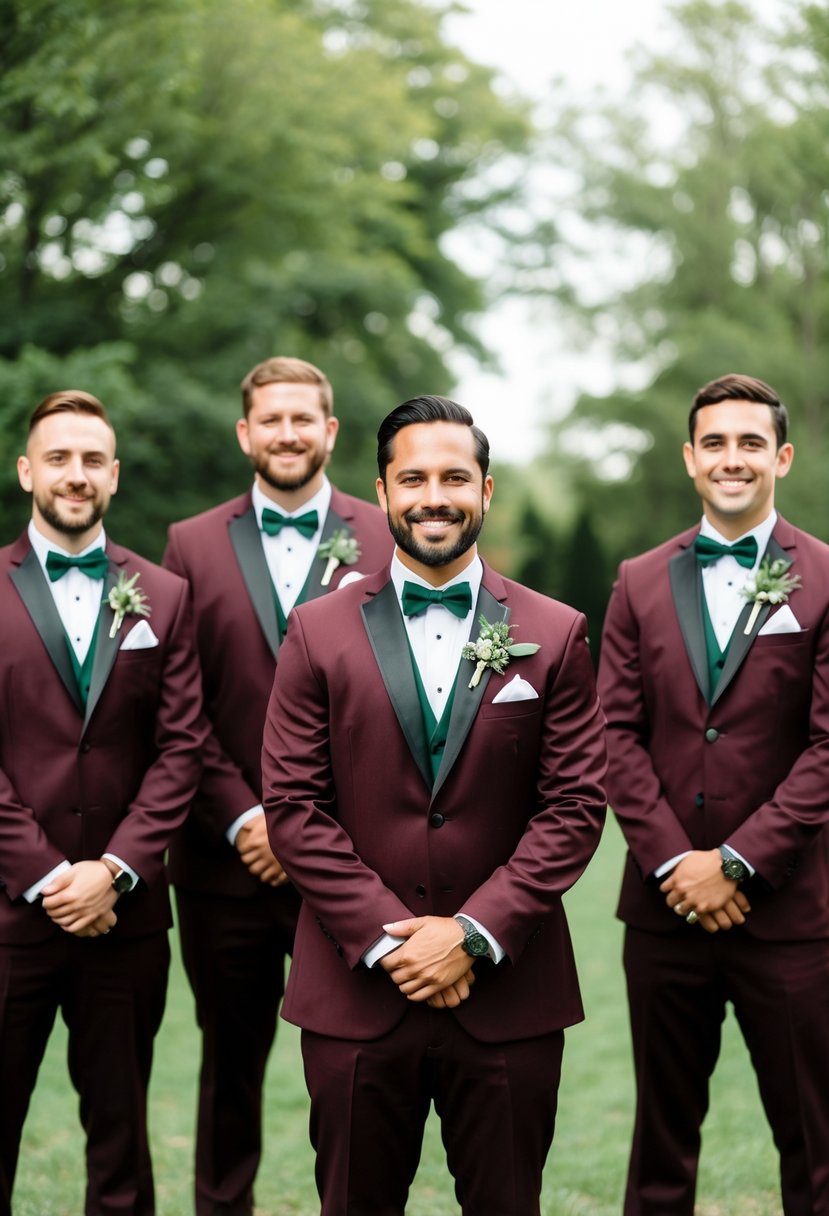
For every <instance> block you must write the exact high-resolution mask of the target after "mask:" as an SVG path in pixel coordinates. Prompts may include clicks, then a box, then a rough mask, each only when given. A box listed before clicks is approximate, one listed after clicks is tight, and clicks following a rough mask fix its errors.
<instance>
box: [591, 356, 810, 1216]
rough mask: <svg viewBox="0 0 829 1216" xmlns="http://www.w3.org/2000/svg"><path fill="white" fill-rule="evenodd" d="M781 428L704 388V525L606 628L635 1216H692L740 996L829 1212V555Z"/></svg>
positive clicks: (806, 1209)
mask: <svg viewBox="0 0 829 1216" xmlns="http://www.w3.org/2000/svg"><path fill="white" fill-rule="evenodd" d="M787 427H788V416H787V412H786V409H785V406H783V404H782V403H781V401H780V399H779V397H778V396H777V394H776V392H775V391H774V390H773V389H772V388H770V387H769V385H767V384H764V383H763V382H762V381H761V380H756V379H754V378H752V377H750V376H741V375H729V376H723V377H722V378H720V379H718V380H714V381H712V382H711V383H710V384H707V385H706V386H705V387H704V388H702V389H700V391H699V392H698V393H697V395H696V398H695V399H694V403H693V408H692V410H691V415H690V440H689V442H688V443H686V444H685V448H684V457H685V467H686V469H687V472H688V475H689V477H691V478H692V479H693V482H694V486H695V488H696V490H697V493H698V494H699V496H700V499H701V500H702V506H703V517H702V522H701V524H700V525H699V526H697V527H694V528H692V529H690V530H689V531H688V532H684V533H682V534H681V535H680V536H677V537H675V538H674V539H672V540H669V541H667V542H666V543H665V544H663V545H661V546H660V547H659V548H657V549H654V550H652V551H651V552H650V553H646V554H644V555H643V556H641V557H638V558H636V559H635V560H633V561H628V562H624V563H623V564H622V566H621V569H620V571H619V577H618V581H617V583H616V586H615V587H614V591H613V595H612V598H611V602H610V606H609V609H608V613H607V618H606V621H605V632H604V639H603V644H602V658H601V664H600V671H599V690H600V693H601V697H602V703H603V706H604V709H605V712H606V714H607V719H608V751H609V758H610V769H609V778H608V791H609V794H610V802H611V805H612V807H613V809H614V811H615V812H616V815H617V817H618V819H619V822H620V823H621V826H622V830H623V831H624V834H625V837H626V839H627V843H628V847H629V850H630V851H629V854H628V858H627V866H626V869H625V875H624V880H623V884H622V893H621V898H620V902H619V916H620V917H621V918H622V920H624V921H625V922H626V924H627V931H626V937H625V968H626V972H627V981H628V995H629V1002H630V1017H631V1031H632V1038H633V1049H634V1057H635V1065H636V1079H637V1087H638V1103H637V1114H636V1123H635V1128H634V1138H633V1147H632V1150H631V1159H630V1168H629V1174H628V1184H627V1194H626V1199H625V1213H626V1216H692V1214H693V1211H694V1194H695V1187H696V1174H697V1161H698V1157H699V1149H700V1129H701V1126H702V1122H703V1119H704V1117H705V1113H706V1111H707V1109H708V1087H709V1078H710V1076H711V1074H712V1072H713V1070H714V1066H715V1064H716V1061H717V1056H718V1053H719V1045H720V1028H721V1023H722V1020H723V1017H724V1016H725V1011H726V1005H727V1003H728V1002H731V1003H732V1004H733V1007H734V1011H735V1014H736V1016H737V1020H738V1022H739V1024H740V1027H741V1030H742V1032H743V1036H744V1038H745V1040H746V1043H747V1045H748V1048H749V1051H750V1053H751V1060H752V1063H753V1065H754V1069H755V1071H756V1073H757V1081H758V1083H759V1087H760V1094H761V1098H762V1101H763V1105H764V1107H765V1111H766V1115H767V1117H768V1121H769V1124H770V1125H771V1128H772V1131H773V1134H774V1139H775V1143H776V1145H777V1148H778V1151H779V1153H780V1169H781V1182H782V1193H783V1209H784V1211H785V1213H786V1216H827V1213H829V1088H827V1085H826V1080H825V1078H826V1076H827V1075H829V834H828V833H827V828H826V826H825V825H826V824H827V821H829V548H827V546H826V545H824V544H822V543H821V542H820V541H818V540H816V539H815V538H814V537H812V536H809V535H807V534H806V533H804V532H801V531H799V530H798V529H796V528H793V527H792V526H791V524H789V523H787V522H786V521H785V520H783V519H781V518H780V517H779V516H778V514H777V512H776V511H775V509H774V493H775V487H776V484H777V481H778V479H779V478H781V477H785V476H786V475H787V474H788V472H789V470H790V468H791V465H792V458H793V455H794V451H793V448H792V445H791V444H790V443H788V442H787ZM764 589H765V597H760V598H758V594H757V593H758V592H762V591H764ZM719 1198H720V1201H721V1204H722V1206H723V1208H724V1210H729V1211H731V1210H736V1208H737V1206H738V1201H739V1197H738V1196H735V1195H733V1194H723V1195H721V1196H720V1197H719Z"/></svg>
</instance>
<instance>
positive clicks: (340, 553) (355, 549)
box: [317, 528, 360, 587]
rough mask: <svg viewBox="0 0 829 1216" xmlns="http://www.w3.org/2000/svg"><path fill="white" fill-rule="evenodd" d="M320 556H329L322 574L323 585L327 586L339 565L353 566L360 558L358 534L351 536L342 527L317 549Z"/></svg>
mask: <svg viewBox="0 0 829 1216" xmlns="http://www.w3.org/2000/svg"><path fill="white" fill-rule="evenodd" d="M317 556H318V557H327V558H328V564H327V565H326V567H325V573H324V574H323V576H322V582H321V584H320V585H321V586H322V587H327V586H328V584H329V583H330V582H331V576H332V575H333V573H334V571H335V570H336V569H337V566H339V565H340V564H342V565H343V566H353V565H354V563H355V562H356V561H358V560H359V558H360V544H359V541H358V540H357V537H356V536H349V535H348V533H347V532H346V531H344V530H343V529H342V528H340V529H339V530H338V531H337V532H335V533H334V535H333V536H332V537H331V538H330V539H329V540H327V541H325V543H324V544H322V545H320V547H319V549H317Z"/></svg>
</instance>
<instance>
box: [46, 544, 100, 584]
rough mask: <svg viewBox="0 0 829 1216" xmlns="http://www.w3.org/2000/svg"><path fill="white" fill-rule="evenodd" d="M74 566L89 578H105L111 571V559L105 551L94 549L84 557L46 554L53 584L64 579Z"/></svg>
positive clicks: (47, 569) (47, 568)
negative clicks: (109, 570)
mask: <svg viewBox="0 0 829 1216" xmlns="http://www.w3.org/2000/svg"><path fill="white" fill-rule="evenodd" d="M73 566H77V568H78V569H79V570H80V571H81V572H82V573H83V574H85V575H87V577H89V578H103V577H104V575H105V574H106V572H107V570H108V569H109V558H108V557H107V555H106V553H105V552H104V550H103V549H93V550H92V552H91V553H85V554H84V555H83V557H66V556H64V554H63V553H54V552H50V553H47V554H46V573H47V574H48V575H49V581H50V582H52V583H56V582H57V581H58V579H59V578H63V576H64V574H66V571H67V570H71V568H72V567H73Z"/></svg>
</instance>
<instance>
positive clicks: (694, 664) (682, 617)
mask: <svg viewBox="0 0 829 1216" xmlns="http://www.w3.org/2000/svg"><path fill="white" fill-rule="evenodd" d="M668 574H669V576H670V580H671V594H672V595H673V598H674V609H675V610H676V615H677V619H678V620H679V627H680V629H681V630H682V637H683V639H684V641H685V649H686V650H687V652H688V658H689V660H690V663H691V670H692V671H693V673H694V678H695V680H696V682H697V684H699V688H700V692H701V693H702V695H703V696H704V697H705V699H706V701H707V700H708V652H707V650H706V646H705V629H704V627H703V624H702V598H701V597H702V576H701V575H700V572H699V562H698V561H697V558H696V554H695V553H694V550H693V549H690V548H689V549H686V550H685V551H684V552H683V553H678V554H677V555H676V557H672V558H671V560H670V561H669V562H668Z"/></svg>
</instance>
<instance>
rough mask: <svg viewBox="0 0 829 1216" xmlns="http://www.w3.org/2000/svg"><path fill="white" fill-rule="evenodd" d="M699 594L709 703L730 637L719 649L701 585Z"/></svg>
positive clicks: (725, 656) (726, 654)
mask: <svg viewBox="0 0 829 1216" xmlns="http://www.w3.org/2000/svg"><path fill="white" fill-rule="evenodd" d="M700 595H701V596H702V627H703V630H704V631H705V653H706V655H707V657H708V703H709V705H710V704H711V702H712V701H713V699H714V693H715V692H716V691H717V684H718V683H719V681H720V676H721V675H722V669H723V667H724V666H725V660H726V658H727V656H728V648H729V646H730V645H731V638H729V639H728V641H727V642H726V644H725V650H720V644H719V642H718V641H717V635H716V634H715V633H714V626H713V624H712V623H711V613H710V612H709V611H708V601H707V600H706V598H705V591H704V590H703V589H702V587H700Z"/></svg>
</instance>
